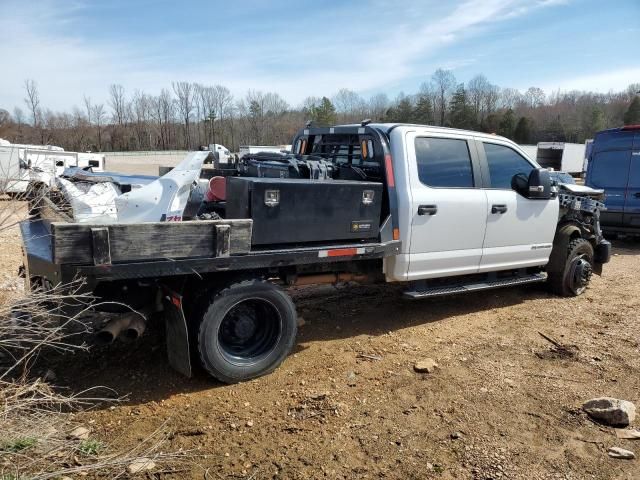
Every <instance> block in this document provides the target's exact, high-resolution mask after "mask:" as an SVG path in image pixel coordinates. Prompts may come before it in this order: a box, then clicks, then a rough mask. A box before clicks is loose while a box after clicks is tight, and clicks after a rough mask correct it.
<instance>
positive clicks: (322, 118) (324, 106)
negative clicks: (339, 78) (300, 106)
mask: <svg viewBox="0 0 640 480" xmlns="http://www.w3.org/2000/svg"><path fill="white" fill-rule="evenodd" d="M309 114H310V116H311V120H312V121H313V122H314V123H316V124H318V125H333V124H334V123H336V108H335V107H334V106H333V103H331V100H329V99H328V98H327V97H322V100H320V104H319V105H312V106H311V107H310V108H309Z"/></svg>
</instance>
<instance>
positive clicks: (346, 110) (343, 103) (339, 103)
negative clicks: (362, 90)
mask: <svg viewBox="0 0 640 480" xmlns="http://www.w3.org/2000/svg"><path fill="white" fill-rule="evenodd" d="M332 103H333V104H334V106H335V107H336V112H337V113H338V115H339V116H340V117H341V120H342V121H344V122H349V121H356V120H363V118H362V117H363V115H364V111H365V102H364V100H363V99H362V97H361V96H360V95H358V94H357V93H356V92H354V91H353V90H349V89H347V88H342V89H340V90H339V91H338V93H336V94H335V95H334V96H333V98H332Z"/></svg>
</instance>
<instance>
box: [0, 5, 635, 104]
mask: <svg viewBox="0 0 640 480" xmlns="http://www.w3.org/2000/svg"><path fill="white" fill-rule="evenodd" d="M639 44H640V0H608V1H603V0H450V1H443V0H416V1H411V0H404V1H398V0H395V1H394V0H371V1H364V0H362V1H358V0H353V1H345V0H342V1H341V0H324V1H323V0H315V1H310V0H296V1H285V0H269V1H261V0H248V1H245V0H235V1H229V0H227V1H217V0H195V1H189V0H109V1H99V0H68V1H60V0H0V108H5V109H7V110H9V111H12V110H13V107H15V106H19V107H21V108H23V109H25V104H24V100H23V99H24V96H25V92H24V81H25V79H33V80H35V81H36V82H37V84H38V87H39V91H40V97H41V104H42V106H43V107H46V108H51V109H52V110H66V111H69V110H71V108H73V106H81V105H82V98H83V95H87V96H88V97H90V98H91V99H92V101H93V102H94V103H100V102H105V103H106V101H107V97H108V93H107V92H108V88H109V85H110V84H112V83H117V84H121V85H123V86H124V88H125V90H126V92H127V93H128V94H132V93H133V91H134V90H135V89H140V90H142V91H144V92H146V93H151V94H158V93H159V92H160V90H161V89H162V88H169V89H170V88H171V82H172V81H183V80H185V81H191V82H199V83H202V84H206V85H214V84H222V85H225V86H227V87H228V88H229V89H230V90H231V91H232V93H233V94H234V95H236V96H243V95H244V94H245V93H246V92H247V90H248V89H254V90H261V91H264V92H267V91H273V92H277V93H279V94H280V95H281V96H282V97H284V98H285V99H286V100H287V101H288V102H289V103H290V104H291V105H294V106H295V105H299V104H300V103H301V102H302V100H303V99H304V98H305V97H307V96H310V95H312V96H323V95H326V96H331V95H333V94H334V93H335V92H336V91H338V90H339V89H340V88H348V89H351V90H354V91H356V92H358V93H359V94H361V95H363V96H365V97H368V96H370V95H374V94H377V93H386V94H388V95H389V97H391V98H393V97H395V96H396V95H397V94H398V93H400V92H404V93H413V92H416V91H418V89H419V86H420V84H421V83H422V82H424V81H428V80H429V78H430V76H431V74H432V73H433V71H434V70H436V69H437V68H444V69H450V70H452V71H453V73H454V75H455V76H456V78H457V80H458V81H459V82H462V81H467V80H469V79H470V78H471V77H473V76H474V75H475V74H477V73H483V74H484V75H486V76H487V78H488V79H489V80H490V81H491V82H492V83H495V84H497V85H500V86H501V87H513V88H518V89H521V90H526V89H527V88H528V87H530V86H537V87H541V88H543V89H544V90H545V91H546V92H551V91H555V90H558V89H560V90H573V89H579V90H593V91H599V92H607V91H610V90H614V91H619V90H623V89H625V88H626V87H627V85H629V84H631V83H636V82H640V57H638V55H637V52H636V50H637V47H638V45H639Z"/></svg>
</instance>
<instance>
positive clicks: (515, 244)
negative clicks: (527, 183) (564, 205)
mask: <svg viewBox="0 0 640 480" xmlns="http://www.w3.org/2000/svg"><path fill="white" fill-rule="evenodd" d="M478 150H479V154H480V157H481V159H482V165H483V167H484V169H483V175H484V177H485V178H486V179H487V180H486V182H485V187H486V188H485V193H486V195H487V209H486V211H485V215H486V219H487V229H486V234H485V238H484V245H483V252H482V260H481V262H480V269H479V271H480V272H491V271H499V270H509V269H514V268H524V267H531V266H536V265H545V264H546V263H547V262H548V261H549V255H550V254H551V248H552V246H553V238H554V236H555V232H556V228H557V225H558V216H559V213H560V207H559V204H558V199H557V198H553V199H550V200H541V199H529V198H526V197H524V196H522V195H521V194H519V193H517V192H516V191H514V190H513V189H512V188H511V179H512V178H513V176H514V175H516V174H517V173H523V174H525V175H527V176H528V175H529V173H530V172H531V170H533V169H534V168H538V166H537V165H534V164H533V163H531V162H530V161H529V160H528V159H526V158H525V156H524V155H523V153H522V152H519V151H517V150H516V149H515V148H514V145H512V144H510V143H507V142H503V141H501V140H499V139H496V140H495V141H493V140H492V141H487V140H486V139H479V140H478Z"/></svg>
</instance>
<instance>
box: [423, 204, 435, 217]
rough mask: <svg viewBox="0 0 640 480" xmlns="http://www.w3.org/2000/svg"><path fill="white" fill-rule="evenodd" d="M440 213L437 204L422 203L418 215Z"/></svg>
mask: <svg viewBox="0 0 640 480" xmlns="http://www.w3.org/2000/svg"><path fill="white" fill-rule="evenodd" d="M436 213H438V206H437V205H420V206H419V207H418V215H435V214H436Z"/></svg>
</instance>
